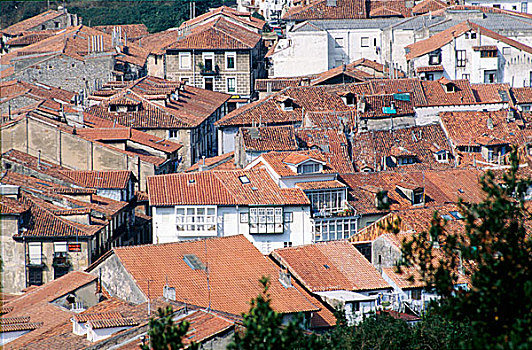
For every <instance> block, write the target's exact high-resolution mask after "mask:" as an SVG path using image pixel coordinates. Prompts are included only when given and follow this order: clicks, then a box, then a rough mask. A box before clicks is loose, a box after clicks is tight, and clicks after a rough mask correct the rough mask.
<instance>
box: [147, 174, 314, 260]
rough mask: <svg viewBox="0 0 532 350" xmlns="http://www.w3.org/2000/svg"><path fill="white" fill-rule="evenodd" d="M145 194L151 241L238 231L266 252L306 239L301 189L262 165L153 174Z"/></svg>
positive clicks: (306, 212) (305, 210) (305, 205)
mask: <svg viewBox="0 0 532 350" xmlns="http://www.w3.org/2000/svg"><path fill="white" fill-rule="evenodd" d="M148 195H149V198H150V207H151V208H152V213H153V242H154V243H166V242H177V241H183V240H190V239H198V238H207V237H226V236H233V235H237V234H242V235H244V236H245V237H246V238H247V239H249V240H250V241H251V242H253V244H254V245H255V246H256V247H257V249H260V250H261V251H262V252H263V253H264V254H268V253H269V252H270V251H271V250H272V249H275V248H279V247H283V246H287V245H301V244H305V243H310V242H311V235H310V234H309V232H308V227H309V216H310V202H309V200H308V198H307V197H306V196H305V193H304V192H303V191H302V190H300V189H297V188H292V189H287V188H281V187H280V186H279V185H277V184H276V183H275V182H274V181H273V180H272V179H271V178H270V176H269V175H268V173H267V172H266V170H263V169H254V170H229V171H204V172H198V173H185V174H171V175H163V176H153V177H150V178H149V179H148Z"/></svg>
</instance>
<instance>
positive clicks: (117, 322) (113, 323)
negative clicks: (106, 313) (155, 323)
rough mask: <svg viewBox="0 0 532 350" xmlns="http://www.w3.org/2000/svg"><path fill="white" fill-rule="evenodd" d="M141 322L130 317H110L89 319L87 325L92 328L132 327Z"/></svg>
mask: <svg viewBox="0 0 532 350" xmlns="http://www.w3.org/2000/svg"><path fill="white" fill-rule="evenodd" d="M138 324H139V323H138V322H137V321H135V320H134V319H132V318H129V317H121V318H109V319H103V318H102V319H94V320H89V321H88V322H87V325H88V326H89V327H90V328H92V329H101V328H115V327H132V326H136V325H138Z"/></svg>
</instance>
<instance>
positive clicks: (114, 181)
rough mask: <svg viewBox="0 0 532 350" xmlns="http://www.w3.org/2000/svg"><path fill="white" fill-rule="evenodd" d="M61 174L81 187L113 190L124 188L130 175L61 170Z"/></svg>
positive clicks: (123, 172) (116, 172) (121, 171)
mask: <svg viewBox="0 0 532 350" xmlns="http://www.w3.org/2000/svg"><path fill="white" fill-rule="evenodd" d="M62 174H63V175H65V176H67V177H69V178H71V179H72V181H73V182H75V183H77V184H79V185H80V186H83V187H90V188H115V189H117V188H119V189H124V188H126V187H127V185H128V183H129V180H130V179H131V175H132V173H131V171H129V170H108V171H94V170H63V171H62Z"/></svg>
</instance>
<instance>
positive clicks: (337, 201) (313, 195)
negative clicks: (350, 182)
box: [306, 189, 345, 213]
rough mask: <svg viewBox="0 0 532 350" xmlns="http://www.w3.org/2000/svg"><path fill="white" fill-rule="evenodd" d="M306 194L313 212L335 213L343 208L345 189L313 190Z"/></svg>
mask: <svg viewBox="0 0 532 350" xmlns="http://www.w3.org/2000/svg"><path fill="white" fill-rule="evenodd" d="M306 194H307V197H308V199H309V200H310V207H311V210H312V211H313V212H318V213H319V212H325V213H336V212H339V211H342V210H343V209H344V202H345V189H339V190H332V189H331V190H315V191H309V192H307V193H306Z"/></svg>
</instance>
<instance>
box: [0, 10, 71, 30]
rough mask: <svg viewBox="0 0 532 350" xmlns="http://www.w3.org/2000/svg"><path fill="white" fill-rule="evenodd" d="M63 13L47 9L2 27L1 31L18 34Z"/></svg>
mask: <svg viewBox="0 0 532 350" xmlns="http://www.w3.org/2000/svg"><path fill="white" fill-rule="evenodd" d="M63 15H64V12H61V11H56V10H48V11H45V12H43V13H40V14H38V15H36V16H33V17H30V18H27V19H25V20H23V21H20V22H17V23H15V24H13V25H11V26H9V27H7V28H5V29H2V30H1V32H2V33H5V34H8V35H11V36H14V35H19V34H20V33H22V32H24V31H28V30H32V29H34V28H35V27H37V26H39V25H41V24H42V23H44V22H47V21H50V20H53V19H54V18H57V17H60V16H63Z"/></svg>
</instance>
